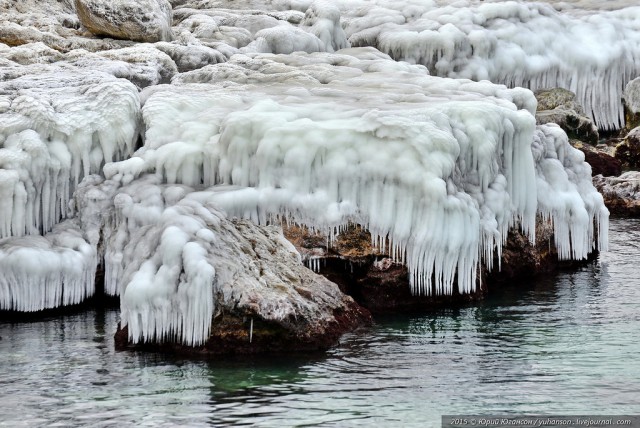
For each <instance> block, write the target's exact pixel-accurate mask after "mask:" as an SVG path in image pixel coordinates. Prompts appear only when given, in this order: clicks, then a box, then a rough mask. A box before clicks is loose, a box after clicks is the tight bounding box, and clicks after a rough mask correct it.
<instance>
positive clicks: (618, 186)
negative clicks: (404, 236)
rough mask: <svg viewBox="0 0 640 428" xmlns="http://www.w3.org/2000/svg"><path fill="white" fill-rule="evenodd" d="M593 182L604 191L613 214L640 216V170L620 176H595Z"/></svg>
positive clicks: (599, 189)
mask: <svg viewBox="0 0 640 428" xmlns="http://www.w3.org/2000/svg"><path fill="white" fill-rule="evenodd" d="M593 184H594V186H596V188H597V189H598V191H600V193H602V197H603V198H604V203H605V205H606V206H607V208H609V211H611V213H612V214H616V215H620V216H625V217H627V216H629V217H638V216H640V172H638V171H628V172H625V173H624V174H622V175H620V176H619V177H603V176H602V175H596V176H594V177H593Z"/></svg>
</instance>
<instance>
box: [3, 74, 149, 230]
mask: <svg viewBox="0 0 640 428" xmlns="http://www.w3.org/2000/svg"><path fill="white" fill-rule="evenodd" d="M21 69H22V68H21ZM24 69H26V71H29V70H31V71H36V70H38V71H39V72H38V73H35V74H30V73H24V75H20V76H19V77H16V78H12V79H7V80H4V81H2V82H0V112H2V115H0V193H1V194H2V201H3V203H2V206H1V207H0V238H5V237H9V236H22V235H25V234H36V233H39V232H47V231H49V230H51V228H52V227H53V225H54V224H56V223H57V222H58V221H60V220H61V219H63V218H66V217H67V215H68V206H67V203H68V201H69V200H70V198H71V195H72V193H73V191H74V188H75V186H76V185H77V184H78V183H79V182H80V181H81V180H82V178H83V177H84V176H86V175H89V174H95V173H98V172H100V171H101V169H102V166H103V165H104V164H105V163H106V162H112V161H115V160H120V159H124V158H125V157H126V156H127V155H129V154H131V152H132V151H133V145H134V143H135V141H136V138H137V135H138V129H137V125H138V123H137V116H138V112H139V109H140V102H139V98H138V91H137V89H136V88H135V86H133V85H132V84H131V83H129V82H127V81H126V80H123V79H116V78H114V77H113V76H111V75H109V74H105V73H102V72H98V71H87V70H78V69H75V70H64V69H59V68H55V67H53V68H49V67H44V68H42V66H40V65H38V64H35V65H34V66H32V67H31V68H29V67H24ZM24 69H22V71H25V70H24ZM1 71H2V70H0V72H1Z"/></svg>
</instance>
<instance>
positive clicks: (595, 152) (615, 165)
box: [570, 140, 622, 177]
mask: <svg viewBox="0 0 640 428" xmlns="http://www.w3.org/2000/svg"><path fill="white" fill-rule="evenodd" d="M570 143H571V145H572V146H573V147H575V148H576V149H578V150H580V151H581V152H582V153H584V160H585V161H586V162H587V163H588V164H589V165H591V174H592V175H598V174H601V175H604V176H606V177H608V176H618V175H620V174H621V173H622V162H620V160H618V159H616V158H615V157H614V156H612V155H611V154H610V148H609V147H608V146H606V145H603V144H599V145H598V146H596V147H594V146H592V145H590V144H584V143H583V142H582V141H578V140H571V141H570Z"/></svg>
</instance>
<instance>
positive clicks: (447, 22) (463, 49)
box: [342, 0, 640, 129]
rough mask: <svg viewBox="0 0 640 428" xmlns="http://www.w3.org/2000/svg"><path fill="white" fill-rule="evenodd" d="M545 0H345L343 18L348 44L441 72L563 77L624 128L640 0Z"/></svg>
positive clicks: (602, 119) (639, 39)
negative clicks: (357, 1) (592, 3)
mask: <svg viewBox="0 0 640 428" xmlns="http://www.w3.org/2000/svg"><path fill="white" fill-rule="evenodd" d="M549 3H552V4H548V3H544V2H515V1H507V2H489V1H487V2H478V1H464V0H463V1H458V2H405V1H403V2H390V1H388V0H375V1H370V2H369V1H367V2H362V7H360V8H358V7H354V4H353V3H352V2H344V4H343V16H342V19H343V22H345V31H346V33H347V35H348V37H349V41H350V42H351V45H352V46H375V47H377V48H378V49H380V50H381V51H383V52H385V53H388V54H389V55H391V56H392V57H393V58H394V59H396V60H404V61H409V62H412V63H418V64H424V65H426V66H427V67H428V68H429V70H430V71H431V72H432V74H435V75H438V76H447V77H456V78H469V79H473V80H482V79H487V80H490V81H492V82H494V83H503V84H506V85H507V86H510V87H515V86H522V87H527V88H530V89H532V90H536V89H543V88H555V87H562V88H565V89H568V90H571V91H572V92H574V93H576V94H577V97H578V101H579V103H580V104H581V105H583V106H584V107H585V110H586V112H587V114H588V115H589V116H590V117H591V118H592V119H593V120H594V121H595V122H596V124H597V125H598V127H599V128H601V129H616V128H619V127H620V126H621V125H622V124H624V113H623V110H622V107H621V105H620V102H619V100H620V99H621V97H622V90H623V88H624V85H625V84H626V83H627V82H628V81H629V80H631V79H633V78H635V77H636V76H638V75H640V7H638V6H637V3H636V2H635V1H627V2H618V4H619V5H620V6H627V7H624V8H621V9H619V10H611V11H602V10H597V11H592V10H589V9H583V8H580V6H583V7H584V6H585V5H584V4H581V3H580V2H578V3H576V4H573V5H570V4H569V3H567V4H565V6H567V7H565V8H562V7H561V6H560V5H556V3H557V2H549ZM582 3H584V2H582ZM601 3H604V2H601ZM620 3H621V4H620ZM365 5H366V6H365ZM554 5H556V6H557V7H558V9H562V10H561V11H558V10H556V9H555V8H554V7H553V6H554ZM586 6H588V5H586ZM365 7H366V8H365Z"/></svg>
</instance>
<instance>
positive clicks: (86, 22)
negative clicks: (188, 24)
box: [75, 0, 172, 43]
mask: <svg viewBox="0 0 640 428" xmlns="http://www.w3.org/2000/svg"><path fill="white" fill-rule="evenodd" d="M75 5H76V12H77V14H78V18H79V19H80V22H81V23H82V25H83V26H84V27H85V28H86V29H87V30H89V31H90V32H92V33H93V34H96V35H100V36H107V37H113V38H116V39H124V40H133V41H137V42H149V43H153V42H158V41H161V40H164V41H168V40H171V24H172V10H171V4H170V3H169V2H168V1H167V0H137V1H131V0H109V1H108V0H75Z"/></svg>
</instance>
